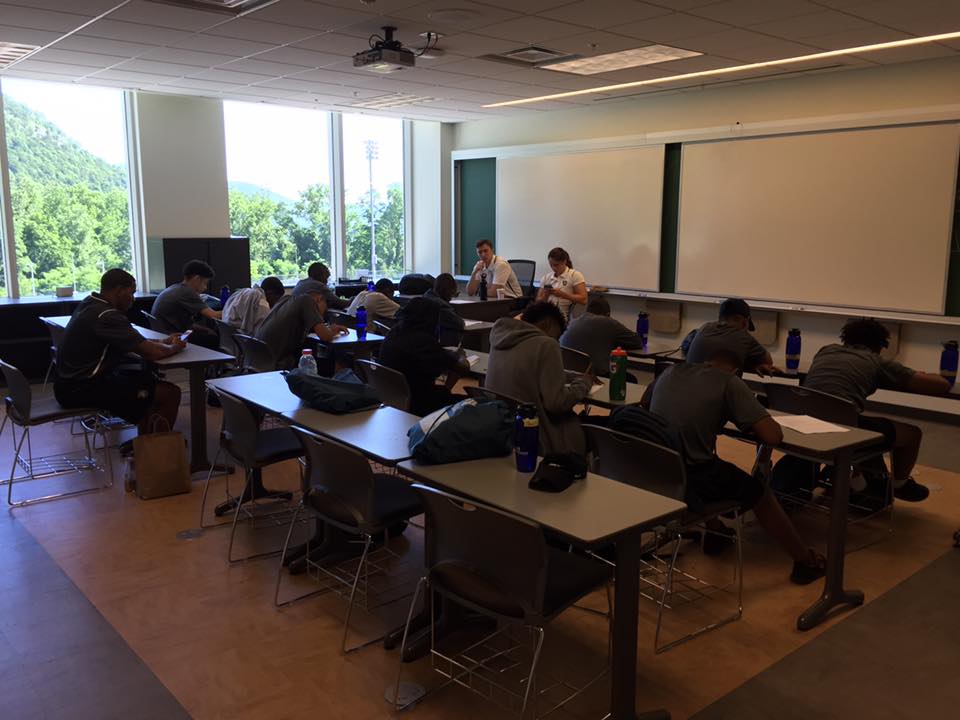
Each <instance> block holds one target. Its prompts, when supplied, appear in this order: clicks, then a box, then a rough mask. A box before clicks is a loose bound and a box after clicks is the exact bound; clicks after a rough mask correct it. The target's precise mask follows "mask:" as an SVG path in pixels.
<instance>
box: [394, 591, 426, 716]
mask: <svg viewBox="0 0 960 720" xmlns="http://www.w3.org/2000/svg"><path fill="white" fill-rule="evenodd" d="M424 587H428V588H429V581H428V580H427V578H426V576H424V577H422V578H420V580H419V581H418V582H417V587H416V588H415V589H414V591H413V599H412V600H411V601H410V609H409V610H408V611H407V622H406V623H405V624H404V626H403V638H402V639H401V640H400V657H399V659H398V660H397V684H396V686H395V688H394V691H393V709H394V710H396V711H397V712H400V711H401V710H405V709H406V708H408V707H409V706H410V705H412V704H413V703H414V702H416V701H417V700H419V699H420V698H419V697H418V698H417V699H416V700H414V701H412V702H410V703H407V704H406V705H400V680H401V677H402V676H403V654H404V652H405V651H406V648H407V636H408V635H409V633H410V624H411V623H412V622H413V616H414V613H415V612H416V610H417V601H418V600H419V599H420V593H421V591H422V590H423V588H424Z"/></svg>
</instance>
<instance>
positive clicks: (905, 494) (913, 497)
mask: <svg viewBox="0 0 960 720" xmlns="http://www.w3.org/2000/svg"><path fill="white" fill-rule="evenodd" d="M893 496H894V497H895V498H896V499H897V500H903V501H904V502H921V501H923V500H926V499H927V498H928V497H929V496H930V490H929V489H928V488H927V486H926V485H921V484H920V483H918V482H917V481H916V480H914V479H913V478H912V477H910V478H907V481H906V482H905V483H904V484H903V485H901V486H900V487H897V488H894V489H893Z"/></svg>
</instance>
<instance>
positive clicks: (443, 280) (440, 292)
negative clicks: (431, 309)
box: [433, 273, 459, 300]
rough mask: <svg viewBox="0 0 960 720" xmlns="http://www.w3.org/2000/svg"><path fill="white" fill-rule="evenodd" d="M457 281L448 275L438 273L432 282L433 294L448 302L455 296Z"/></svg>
mask: <svg viewBox="0 0 960 720" xmlns="http://www.w3.org/2000/svg"><path fill="white" fill-rule="evenodd" d="M458 290H459V288H458V287H457V280H456V278H454V277H453V275H451V274H450V273H440V274H439V275H437V279H436V280H434V281H433V294H434V295H437V296H439V297H442V298H443V299H444V300H448V299H450V298H452V297H453V296H454V295H456V294H457V291H458Z"/></svg>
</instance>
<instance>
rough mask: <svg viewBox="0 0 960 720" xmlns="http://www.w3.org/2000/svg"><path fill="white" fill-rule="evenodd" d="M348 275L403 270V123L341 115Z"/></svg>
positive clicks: (392, 274) (391, 273)
mask: <svg viewBox="0 0 960 720" xmlns="http://www.w3.org/2000/svg"><path fill="white" fill-rule="evenodd" d="M343 173H344V202H345V205H346V222H345V226H346V264H345V266H346V267H345V269H346V275H347V276H348V277H351V278H354V277H358V276H360V275H373V276H374V277H393V278H396V277H399V276H400V275H402V274H403V271H404V247H405V233H404V212H403V120H399V119H396V118H381V117H368V116H366V115H344V116H343Z"/></svg>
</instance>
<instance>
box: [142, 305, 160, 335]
mask: <svg viewBox="0 0 960 720" xmlns="http://www.w3.org/2000/svg"><path fill="white" fill-rule="evenodd" d="M140 312H142V313H143V316H144V317H145V318H146V319H147V325H148V326H149V327H150V329H151V330H156V331H157V332H162V330H160V321H159V320H157V316H156V315H151V314H150V313H148V312H147V311H146V310H141V311H140Z"/></svg>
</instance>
